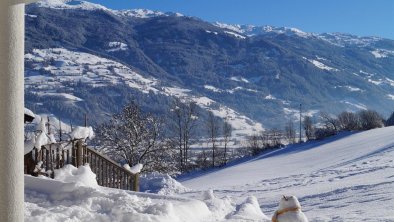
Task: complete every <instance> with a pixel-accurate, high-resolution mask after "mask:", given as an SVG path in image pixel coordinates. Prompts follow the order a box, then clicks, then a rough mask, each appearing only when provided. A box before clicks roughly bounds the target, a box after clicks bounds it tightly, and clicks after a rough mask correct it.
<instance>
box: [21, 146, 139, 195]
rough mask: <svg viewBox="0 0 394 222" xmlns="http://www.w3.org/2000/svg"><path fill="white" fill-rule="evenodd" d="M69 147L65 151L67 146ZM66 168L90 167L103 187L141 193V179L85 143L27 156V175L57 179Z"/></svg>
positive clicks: (45, 148) (48, 148) (49, 149)
mask: <svg viewBox="0 0 394 222" xmlns="http://www.w3.org/2000/svg"><path fill="white" fill-rule="evenodd" d="M64 145H66V146H69V148H64V147H63V146H64ZM66 164H72V165H73V166H75V167H79V166H82V165H84V164H89V166H90V168H91V169H92V171H93V173H95V174H96V179H97V183H98V184H99V185H100V186H104V187H111V188H117V189H123V190H133V191H139V175H138V174H133V173H131V172H130V171H128V170H126V169H124V168H123V167H122V166H120V165H119V164H118V163H116V162H115V161H113V160H111V159H109V158H108V157H106V156H105V155H103V154H101V153H99V152H97V151H96V150H94V149H92V148H89V147H87V146H86V145H85V144H83V142H82V141H81V140H75V141H72V142H68V143H65V142H61V143H57V144H52V145H47V146H43V147H41V149H40V150H38V149H36V148H34V149H33V150H32V151H31V152H30V153H28V154H26V155H25V174H30V175H33V176H37V175H46V176H49V177H52V178H53V176H54V173H53V172H54V170H55V169H60V168H62V167H63V166H64V165H66Z"/></svg>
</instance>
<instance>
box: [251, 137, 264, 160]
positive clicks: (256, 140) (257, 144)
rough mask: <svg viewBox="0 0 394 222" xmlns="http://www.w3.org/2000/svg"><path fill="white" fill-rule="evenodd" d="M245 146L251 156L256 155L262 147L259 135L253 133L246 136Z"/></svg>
mask: <svg viewBox="0 0 394 222" xmlns="http://www.w3.org/2000/svg"><path fill="white" fill-rule="evenodd" d="M247 148H248V150H249V153H250V155H252V156H254V155H257V154H258V153H260V151H261V150H262V149H263V145H262V143H261V140H260V137H259V136H258V135H257V134H253V135H252V136H250V137H249V138H248V141H247Z"/></svg>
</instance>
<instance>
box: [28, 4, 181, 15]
mask: <svg viewBox="0 0 394 222" xmlns="http://www.w3.org/2000/svg"><path fill="white" fill-rule="evenodd" d="M36 6H38V7H43V8H50V9H62V10H66V9H69V10H86V11H95V10H103V11H106V12H110V13H113V14H115V15H118V16H128V17H135V18H151V17H156V16H169V15H175V16H183V15H182V14H180V13H171V12H168V13H163V12H159V11H152V10H148V9H132V10H113V9H109V8H106V7H105V6H102V5H99V4H95V3H91V2H88V1H79V0H41V1H38V2H37V3H36Z"/></svg>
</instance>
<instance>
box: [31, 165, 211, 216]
mask: <svg viewBox="0 0 394 222" xmlns="http://www.w3.org/2000/svg"><path fill="white" fill-rule="evenodd" d="M82 169H84V171H85V173H82V174H86V172H87V171H88V168H84V167H82ZM74 170H75V169H74ZM66 171H67V170H64V172H62V173H63V174H64V175H66V174H68V172H66ZM87 174H88V175H89V173H87ZM68 178H70V177H69V176H65V177H64V178H60V179H61V180H68ZM73 178H75V177H73ZM24 211H25V212H24V214H25V221H26V222H36V221H42V222H53V221H103V222H104V221H133V222H146V221H161V222H181V221H190V222H197V221H211V220H210V218H211V212H210V211H209V209H208V207H207V206H206V204H205V203H204V202H202V201H198V200H192V199H187V198H176V197H170V196H160V195H154V194H144V193H136V192H131V191H124V190H118V189H110V188H105V187H87V186H77V185H76V184H75V183H73V182H70V183H68V182H64V181H59V180H53V179H49V178H44V177H32V176H25V210H24Z"/></svg>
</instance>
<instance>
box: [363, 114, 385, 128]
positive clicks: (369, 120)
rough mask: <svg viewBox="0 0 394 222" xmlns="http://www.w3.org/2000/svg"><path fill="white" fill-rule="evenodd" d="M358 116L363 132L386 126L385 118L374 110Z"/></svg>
mask: <svg viewBox="0 0 394 222" xmlns="http://www.w3.org/2000/svg"><path fill="white" fill-rule="evenodd" d="M358 116H359V118H360V123H361V128H362V129H363V130H370V129H374V128H380V127H383V126H384V124H383V117H382V116H381V115H380V114H379V113H377V112H376V111H374V110H362V111H360V112H358Z"/></svg>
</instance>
